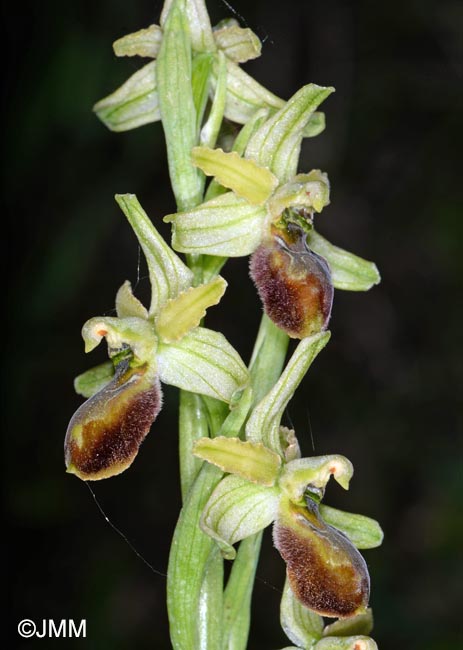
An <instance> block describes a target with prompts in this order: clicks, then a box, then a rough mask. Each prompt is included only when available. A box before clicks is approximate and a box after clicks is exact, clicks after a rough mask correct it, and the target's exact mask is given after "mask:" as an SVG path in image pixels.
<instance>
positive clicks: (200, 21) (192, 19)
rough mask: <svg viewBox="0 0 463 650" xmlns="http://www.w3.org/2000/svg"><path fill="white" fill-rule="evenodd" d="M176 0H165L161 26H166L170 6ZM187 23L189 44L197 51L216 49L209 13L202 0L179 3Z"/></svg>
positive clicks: (188, 0)
mask: <svg viewBox="0 0 463 650" xmlns="http://www.w3.org/2000/svg"><path fill="white" fill-rule="evenodd" d="M175 2H176V0H165V2H164V6H163V9H162V13H161V18H160V23H161V26H162V27H164V29H165V28H166V21H167V20H168V15H169V13H170V10H171V7H172V6H173V5H174V4H175ZM181 7H182V10H183V11H184V12H185V15H186V20H187V23H188V27H189V31H190V36H191V44H192V46H193V49H194V50H196V51H197V52H214V51H215V49H216V45H215V41H214V37H213V34H212V27H211V23H210V20H209V14H208V12H207V9H206V4H205V2H204V0H186V2H182V3H181Z"/></svg>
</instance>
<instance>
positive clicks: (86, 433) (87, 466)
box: [65, 194, 248, 480]
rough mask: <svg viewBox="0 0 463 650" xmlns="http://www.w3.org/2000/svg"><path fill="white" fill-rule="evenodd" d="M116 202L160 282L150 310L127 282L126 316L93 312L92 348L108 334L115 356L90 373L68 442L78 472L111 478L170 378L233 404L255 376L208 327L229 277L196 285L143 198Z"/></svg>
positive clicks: (81, 386) (86, 334)
mask: <svg viewBox="0 0 463 650" xmlns="http://www.w3.org/2000/svg"><path fill="white" fill-rule="evenodd" d="M116 200H117V202H118V204H119V205H120V207H121V208H122V210H123V212H124V214H125V215H126V217H127V219H128V220H129V222H130V224H131V225H132V227H133V229H134V231H135V234H136V236H137V238H138V241H139V243H140V246H141V248H142V249H143V252H144V254H145V257H146V260H147V263H148V270H149V277H150V282H151V289H152V295H151V304H150V307H149V309H146V308H145V307H144V306H143V305H142V303H141V302H140V301H139V300H138V299H137V298H136V297H135V296H134V294H133V292H132V289H131V286H130V283H129V282H125V283H124V284H123V285H122V286H121V288H120V289H119V291H118V293H117V296H116V312H117V316H115V317H113V316H102V317H95V318H91V319H90V320H88V321H87V322H86V323H85V325H84V327H83V330H82V336H83V338H84V341H85V350H86V352H90V351H92V350H93V349H94V348H95V347H96V346H97V345H98V344H99V343H100V342H101V340H102V339H103V338H105V339H106V342H107V344H108V352H109V357H110V361H109V362H106V363H104V364H102V365H100V366H97V367H96V368H93V369H91V370H89V371H87V372H86V373H84V374H83V375H80V376H79V377H78V378H77V379H76V382H75V386H76V390H77V392H78V393H80V394H82V395H83V396H84V397H88V398H89V399H88V400H87V401H86V402H85V403H84V404H82V405H81V406H80V408H79V409H78V410H77V411H76V413H75V414H74V416H73V417H72V419H71V421H70V423H69V426H68V430H67V433H66V440H65V457H66V466H67V470H68V472H71V473H74V474H76V475H77V476H78V477H79V478H82V479H85V480H89V479H90V480H95V479H100V478H107V477H110V476H113V475H115V474H119V473H120V472H122V471H124V470H125V469H127V467H129V466H130V465H131V463H132V462H133V460H134V458H135V456H136V455H137V453H138V449H139V447H140V444H141V443H142V441H143V440H144V438H145V436H146V435H147V433H148V431H149V429H150V427H151V424H152V423H153V421H154V420H155V418H156V416H157V414H158V413H159V410H160V408H161V403H162V393H161V387H160V382H164V383H166V384H171V385H173V386H177V387H179V388H183V389H185V390H188V391H190V392H195V393H199V394H202V395H208V396H210V397H214V398H216V399H218V400H221V401H224V402H227V403H229V402H230V401H231V400H232V399H233V395H234V394H235V393H236V392H237V391H240V390H241V389H242V388H243V387H244V386H245V385H246V384H247V382H248V371H247V369H246V367H245V365H244V363H243V361H242V360H241V358H240V356H239V355H238V353H237V352H236V351H235V350H234V348H233V347H232V346H231V345H230V343H228V341H227V340H226V339H225V337H224V336H223V335H222V334H220V333H218V332H214V331H212V330H210V329H206V328H204V327H200V326H199V325H200V321H201V320H202V318H203V317H204V315H205V311H206V309H207V308H208V307H211V306H212V305H216V304H217V303H218V302H219V300H220V299H221V297H222V295H223V293H224V291H225V288H226V282H225V280H224V279H223V278H221V277H220V276H217V277H215V278H214V279H213V280H211V281H210V282H207V283H204V284H201V285H199V286H196V287H195V286H192V284H193V273H192V271H190V269H189V268H188V267H187V266H185V264H184V263H183V262H182V261H181V259H180V258H179V257H178V256H177V255H176V254H175V253H174V252H173V251H172V250H171V249H170V248H169V246H168V245H167V244H166V242H165V241H164V240H163V239H162V237H161V236H160V234H159V233H158V232H157V230H156V229H155V227H154V226H153V224H152V223H151V221H150V220H149V219H148V217H147V215H146V213H145V212H144V210H143V209H142V207H141V205H140V203H139V202H138V200H137V198H136V197H135V196H134V195H131V194H125V195H118V196H116Z"/></svg>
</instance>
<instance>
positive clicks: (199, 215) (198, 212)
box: [164, 192, 267, 257]
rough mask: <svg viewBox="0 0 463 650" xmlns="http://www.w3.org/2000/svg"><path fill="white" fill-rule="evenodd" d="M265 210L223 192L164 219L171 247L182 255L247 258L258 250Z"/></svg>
mask: <svg viewBox="0 0 463 650" xmlns="http://www.w3.org/2000/svg"><path fill="white" fill-rule="evenodd" d="M266 218H267V210H266V209H265V208H263V207H260V206H255V205H251V204H250V203H248V202H247V201H245V200H244V199H240V198H239V197H238V196H236V194H235V193H234V192H227V193H226V194H222V195H221V196H218V197H216V198H215V199H211V200H210V201H207V202H206V203H203V204H202V205H200V206H198V207H197V208H194V209H193V210H190V211H188V212H178V213H177V214H170V215H167V216H166V217H164V221H165V222H167V223H172V225H173V232H172V246H173V248H175V250H177V251H180V252H182V253H204V254H205V255H221V256H224V257H241V256H242V255H249V254H250V253H252V252H254V250H255V249H256V248H257V247H258V246H259V244H260V242H261V239H262V236H263V233H264V225H265V220H266Z"/></svg>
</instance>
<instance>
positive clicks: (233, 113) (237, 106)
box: [212, 58, 284, 124]
mask: <svg viewBox="0 0 463 650" xmlns="http://www.w3.org/2000/svg"><path fill="white" fill-rule="evenodd" d="M217 76H218V64H217V63H216V64H215V65H214V66H213V69H212V89H214V88H215V85H216V83H217ZM283 104H284V101H283V100H282V99H280V98H279V97H277V96H276V95H274V94H273V93H271V92H270V91H269V90H267V89H266V88H264V87H263V86H261V85H260V84H259V83H258V82H257V81H255V79H253V78H252V77H251V76H250V75H248V74H247V73H246V72H244V70H242V69H241V68H240V66H239V65H237V64H236V63H233V61H231V60H230V59H228V58H227V101H226V103H225V113H224V114H225V117H226V118H227V119H229V120H231V121H232V122H237V123H238V124H246V123H247V122H248V120H249V119H251V118H252V117H253V115H254V113H255V112H256V111H258V110H259V109H261V108H269V109H273V110H278V109H279V108H281V106H282V105H283Z"/></svg>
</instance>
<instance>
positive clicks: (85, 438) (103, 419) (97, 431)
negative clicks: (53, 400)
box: [64, 360, 162, 481]
mask: <svg viewBox="0 0 463 650" xmlns="http://www.w3.org/2000/svg"><path fill="white" fill-rule="evenodd" d="M161 404H162V393H161V386H160V383H159V379H158V378H157V376H155V375H154V374H153V373H152V371H151V370H150V369H149V367H148V365H147V364H145V365H144V366H139V367H138V368H131V367H130V362H129V360H124V361H121V362H120V363H119V365H118V366H117V367H116V372H115V375H114V377H113V379H112V380H111V381H110V382H109V384H107V385H106V386H104V387H103V388H102V389H101V390H100V391H99V392H98V393H96V394H95V395H93V397H91V398H90V399H88V400H87V401H86V402H84V404H82V406H80V408H78V409H77V411H76V412H75V413H74V415H73V417H72V419H71V421H70V423H69V426H68V429H67V432H66V439H65V441H64V452H65V461H66V467H67V471H68V472H71V473H73V474H76V476H78V477H79V478H81V479H83V480H87V481H88V480H90V481H92V480H97V479H102V478H109V477H110V476H114V475H116V474H120V473H121V472H123V471H124V470H125V469H127V468H128V467H129V466H130V465H131V464H132V462H133V460H134V458H135V456H136V455H137V453H138V449H139V447H140V445H141V443H142V442H143V440H144V439H145V437H146V435H147V433H148V432H149V430H150V427H151V425H152V423H153V422H154V420H155V419H156V416H157V414H158V413H159V411H160V408H161Z"/></svg>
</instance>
